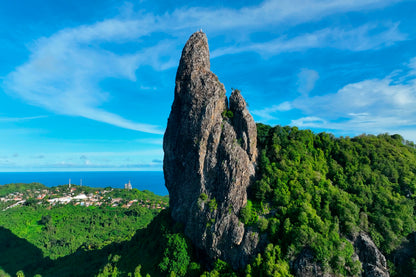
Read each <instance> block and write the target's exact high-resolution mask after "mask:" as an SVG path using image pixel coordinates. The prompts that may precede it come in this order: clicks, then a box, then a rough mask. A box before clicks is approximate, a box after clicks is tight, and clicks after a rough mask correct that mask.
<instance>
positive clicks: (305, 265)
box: [292, 247, 332, 277]
mask: <svg viewBox="0 0 416 277" xmlns="http://www.w3.org/2000/svg"><path fill="white" fill-rule="evenodd" d="M292 267H293V272H294V275H295V276H296V277H318V276H319V277H330V276H332V275H330V274H328V273H325V272H324V270H323V268H322V265H321V264H319V263H317V262H316V261H315V254H314V253H313V251H312V250H311V249H310V248H307V247H305V248H304V249H303V250H302V251H301V252H300V254H299V256H298V257H297V258H296V260H295V261H294V262H293V264H292Z"/></svg>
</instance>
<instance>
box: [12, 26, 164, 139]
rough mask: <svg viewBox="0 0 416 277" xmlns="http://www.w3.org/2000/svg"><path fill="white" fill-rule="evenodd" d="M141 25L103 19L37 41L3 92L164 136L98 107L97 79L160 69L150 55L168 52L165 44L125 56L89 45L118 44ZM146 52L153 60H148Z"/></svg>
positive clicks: (101, 94) (104, 97)
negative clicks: (144, 67)
mask: <svg viewBox="0 0 416 277" xmlns="http://www.w3.org/2000/svg"><path fill="white" fill-rule="evenodd" d="M143 22H148V21H146V20H145V21H143V20H142V21H118V20H108V21H104V22H100V23H97V24H95V25H91V26H81V27H78V28H74V29H65V30H62V31H60V32H58V33H57V34H55V35H53V36H52V37H50V38H42V39H39V40H38V41H37V43H36V44H35V46H34V47H33V49H32V55H31V57H30V59H29V61H28V62H27V63H25V64H24V65H22V66H20V67H18V68H17V69H16V70H15V71H14V72H12V73H11V74H9V75H8V77H7V79H6V80H5V81H4V84H5V86H6V91H8V92H9V93H10V94H14V95H17V96H20V97H21V98H23V99H25V100H27V101H29V102H30V103H31V104H34V105H37V106H41V107H44V108H46V109H48V110H51V111H53V112H56V113H58V114H66V115H72V116H82V117H86V118H89V119H93V120H97V121H101V122H105V123H109V124H112V125H116V126H119V127H122V128H127V129H132V130H137V131H142V132H147V133H155V134H161V133H163V130H161V128H160V127H158V126H153V125H149V124H143V123H135V122H131V121H129V120H127V119H124V118H122V117H121V116H118V115H116V114H113V113H110V112H107V111H105V110H102V109H100V108H98V107H99V105H100V104H102V103H103V102H105V101H106V100H107V97H108V93H106V92H105V91H102V90H101V89H100V88H99V86H98V84H99V82H100V80H103V79H105V78H111V77H112V78H124V79H128V80H131V81H134V80H135V78H136V77H135V70H136V69H137V68H138V66H139V65H146V64H150V65H153V66H154V67H155V68H162V69H163V68H164V65H163V62H159V61H158V55H157V54H156V55H155V54H154V53H163V51H164V50H166V49H168V48H169V42H167V41H162V42H160V43H158V44H156V45H154V46H152V47H148V48H147V49H145V50H143V51H141V52H140V53H135V54H124V55H117V54H115V53H112V52H109V51H106V50H103V49H101V48H99V47H96V48H94V47H91V44H94V43H96V44H99V43H101V42H105V41H116V42H117V41H123V40H126V39H127V40H128V39H132V38H133V37H135V36H140V35H143V34H146V33H147V32H145V31H143V30H142V29H141V28H140V26H141V25H142V23H143ZM150 52H152V53H153V55H152V57H153V58H150V59H149V58H148V57H149V56H150V55H149V53H150Z"/></svg>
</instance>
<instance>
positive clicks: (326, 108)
mask: <svg viewBox="0 0 416 277" xmlns="http://www.w3.org/2000/svg"><path fill="white" fill-rule="evenodd" d="M412 61H414V60H413V59H412ZM415 69H416V64H414V63H412V62H410V63H409V68H408V69H407V71H406V72H405V73H403V72H402V73H401V74H399V73H398V72H394V74H390V75H389V76H386V77H385V78H382V79H371V80H364V81H361V82H357V83H352V84H348V85H346V86H344V87H343V88H341V89H340V90H338V91H337V92H336V93H332V94H326V95H323V96H315V97H304V96H302V97H299V98H297V99H295V100H293V101H291V102H290V103H289V104H290V107H291V108H292V109H298V110H300V111H302V113H303V114H305V115H307V116H305V117H301V118H299V119H295V120H292V122H291V125H296V126H299V127H307V128H319V129H326V130H338V131H342V132H345V133H348V132H353V133H356V134H359V133H364V132H367V133H384V132H398V133H403V134H408V135H410V136H412V137H408V138H410V139H412V140H415V141H416V136H414V135H415V134H416V133H415V132H414V131H413V130H414V129H415V128H416V123H415V121H414V119H415V118H416V110H415V108H414V107H416V76H415V75H413V72H414V70H415ZM401 79H405V80H406V82H404V83H401V82H397V80H401ZM289 104H286V103H285V105H289ZM271 109H272V108H271ZM268 116H269V117H272V116H273V114H269V115H268Z"/></svg>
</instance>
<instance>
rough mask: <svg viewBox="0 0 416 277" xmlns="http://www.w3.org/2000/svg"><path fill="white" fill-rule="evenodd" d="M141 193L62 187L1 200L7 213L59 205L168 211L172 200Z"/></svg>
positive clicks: (19, 193) (28, 190)
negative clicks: (24, 207) (15, 208)
mask: <svg viewBox="0 0 416 277" xmlns="http://www.w3.org/2000/svg"><path fill="white" fill-rule="evenodd" d="M142 194H144V192H140V191H138V190H137V189H132V186H131V183H130V181H129V183H127V184H125V186H124V189H114V188H111V187H107V188H105V189H102V188H91V187H85V186H84V187H83V186H77V185H71V184H68V185H63V186H58V187H51V188H48V187H44V188H42V189H41V188H26V189H25V190H23V191H16V192H12V193H9V194H7V195H4V196H2V197H0V204H1V206H0V207H1V208H2V210H3V211H5V210H7V209H10V208H14V207H18V206H29V205H43V206H48V207H53V206H57V205H74V206H85V207H89V206H96V207H100V206H103V207H104V206H105V207H122V208H126V209H128V208H130V207H131V206H132V205H135V204H137V205H138V206H141V207H145V208H149V209H159V210H160V209H165V208H166V207H167V206H168V200H167V199H165V197H161V196H157V195H154V197H147V198H146V197H145V196H143V195H142Z"/></svg>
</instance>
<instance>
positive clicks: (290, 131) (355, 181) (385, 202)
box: [0, 124, 416, 276]
mask: <svg viewBox="0 0 416 277" xmlns="http://www.w3.org/2000/svg"><path fill="white" fill-rule="evenodd" d="M257 130H258V149H259V159H258V171H257V180H256V181H255V183H254V184H253V186H252V187H251V188H250V190H249V201H248V204H247V206H246V207H245V208H243V209H242V211H241V214H240V220H241V222H243V223H244V224H246V225H249V226H251V228H252V229H253V230H255V231H256V232H259V233H261V234H262V236H263V237H266V238H267V239H266V240H267V243H266V244H267V246H266V247H265V250H264V251H263V253H261V254H259V255H258V256H256V257H254V259H253V262H252V263H251V264H250V265H249V266H247V268H245V269H242V270H241V271H238V272H234V271H233V270H232V269H231V268H230V267H229V266H228V265H227V264H225V263H224V262H222V261H217V262H216V263H215V264H210V265H208V267H205V265H203V264H205V262H204V256H203V255H202V254H201V253H197V252H196V251H195V249H193V247H192V245H191V244H190V243H189V241H188V240H187V239H186V238H185V236H184V235H183V233H182V226H180V225H179V224H175V223H174V222H172V220H171V219H170V216H169V210H165V211H163V212H161V213H159V214H158V215H157V216H156V217H155V218H154V219H153V221H152V223H150V224H149V225H148V226H147V228H144V229H140V228H141V227H144V226H145V225H146V224H147V222H150V220H151V218H152V217H153V216H154V215H156V213H152V212H150V211H146V210H141V209H139V210H138V211H137V213H136V214H135V216H134V217H131V214H128V213H127V211H128V210H121V208H120V210H118V209H115V210H111V209H109V208H108V209H101V208H85V207H69V206H68V207H66V206H65V207H61V209H62V210H60V209H56V208H53V209H51V210H42V209H37V208H33V207H21V208H14V209H10V210H7V211H6V212H3V213H2V214H1V216H0V222H1V224H0V225H1V226H3V227H2V229H1V230H0V232H1V233H2V234H1V235H0V238H1V239H0V244H1V246H3V248H2V249H6V251H2V252H1V254H0V267H1V268H2V269H3V270H4V272H7V273H8V274H10V275H12V276H14V275H15V274H16V272H17V271H18V270H23V271H24V272H25V274H26V276H33V275H34V274H41V275H42V276H146V274H150V275H151V276H291V274H293V261H294V260H295V259H296V258H297V257H298V255H299V254H300V253H301V252H302V251H303V250H305V249H308V251H310V252H311V253H313V255H314V262H316V263H317V264H319V265H320V266H321V267H322V268H323V269H324V271H326V272H328V273H332V274H334V275H336V276H357V275H358V274H359V272H360V271H361V265H360V263H359V262H358V261H357V260H356V259H354V257H353V253H354V248H353V246H352V244H351V242H350V240H351V237H353V236H354V234H357V233H358V232H360V231H364V232H366V233H368V234H369V235H370V237H371V238H372V240H373V241H374V242H375V244H376V245H377V247H378V248H379V249H380V251H381V252H382V253H383V254H384V255H385V256H386V258H387V259H388V267H389V270H390V274H391V276H416V270H415V269H416V263H415V258H416V253H415V249H414V240H412V239H411V237H412V234H413V232H414V231H415V229H416V217H415V212H414V209H415V192H416V149H415V145H414V144H413V143H411V142H406V141H404V140H403V138H402V137H401V136H399V135H388V134H382V135H378V136H373V135H361V136H358V137H355V138H348V137H346V138H335V137H334V136H332V135H330V134H327V133H320V134H314V133H312V132H311V131H309V130H299V129H298V128H296V127H287V126H286V127H281V126H276V127H270V126H266V125H263V124H258V125H257ZM62 213H66V214H67V215H66V217H65V216H63V215H62ZM44 215H50V221H48V222H46V223H45V222H43V220H42V219H45V220H47V218H45V217H43V216H44ZM12 218H13V219H12ZM11 220H15V221H19V222H20V223H11ZM48 224H51V225H50V226H48ZM66 224H67V225H66ZM106 224H107V225H106ZM103 225H104V228H101V227H100V226H103ZM52 226H55V230H53V227H52ZM69 226H70V227H69ZM51 228H52V229H51ZM137 229H138V230H137ZM24 230H26V231H24ZM103 230H106V232H107V233H104V232H103ZM135 230H137V231H136V232H135ZM71 232H72V233H71ZM134 232H135V233H134ZM82 233H84V234H88V236H86V238H87V237H88V240H86V241H83V242H81V241H78V237H80V236H82V235H78V234H82ZM73 234H77V235H75V236H74V235H73ZM58 237H59V239H56V241H55V243H56V245H55V247H52V248H48V246H47V245H48V242H50V241H53V240H51V238H58ZM71 237H76V239H75V241H78V242H77V243H78V244H77V245H78V246H76V247H75V246H74V247H73V248H71V247H70V246H69V245H73V244H71V243H72V242H71V241H69V242H68V240H69V238H71ZM42 239H43V240H42ZM409 240H410V243H409V242H408V241H409ZM87 241H88V242H87ZM80 243H81V244H80ZM42 244H43V245H42ZM409 245H410V247H407V248H406V251H404V250H403V249H401V250H398V249H399V248H400V247H401V246H409ZM412 245H413V246H412ZM4 246H7V247H4ZM52 249H54V250H53V251H52ZM60 251H61V252H60ZM62 251H64V252H62ZM404 252H405V255H404V254H403V253H404ZM22 253H23V257H24V255H30V256H32V257H33V256H36V259H32V260H27V259H24V258H21V257H22V256H21V255H22ZM34 253H35V254H34ZM36 253H37V254H36ZM394 261H396V264H394ZM1 274H2V273H0V276H2V275H1Z"/></svg>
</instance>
